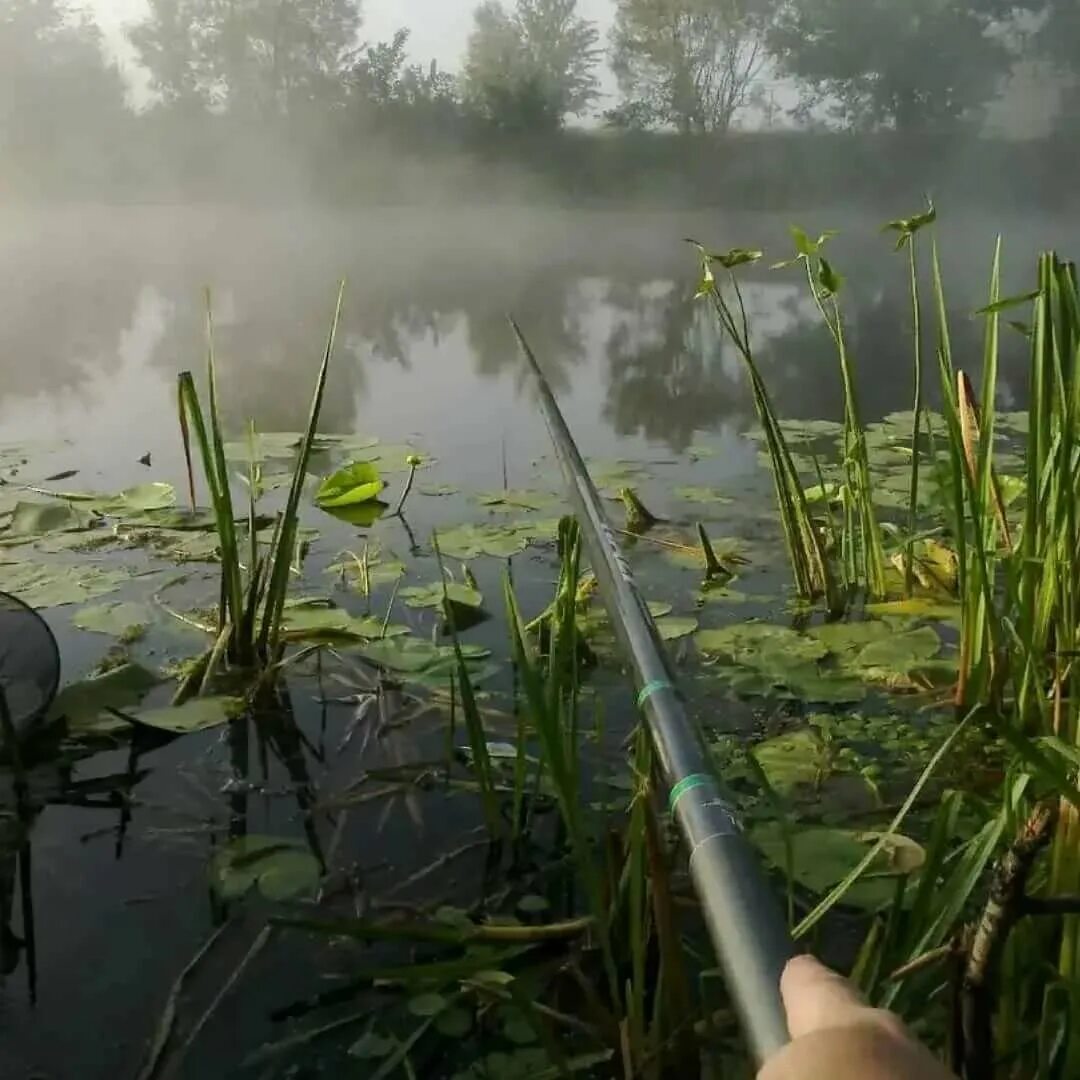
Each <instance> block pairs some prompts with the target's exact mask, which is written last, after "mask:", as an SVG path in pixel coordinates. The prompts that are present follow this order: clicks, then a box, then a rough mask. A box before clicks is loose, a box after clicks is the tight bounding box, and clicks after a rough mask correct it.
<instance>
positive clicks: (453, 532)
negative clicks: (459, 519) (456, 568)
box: [439, 524, 529, 560]
mask: <svg viewBox="0 0 1080 1080" xmlns="http://www.w3.org/2000/svg"><path fill="white" fill-rule="evenodd" d="M528 543H529V540H528V537H527V536H525V535H523V533H522V531H521V530H520V529H519V528H518V527H517V526H516V525H514V524H510V525H488V524H481V525H459V526H458V527H457V528H454V529H447V530H446V531H445V532H442V531H440V532H439V549H440V550H441V551H442V553H443V555H446V556H449V557H450V558H453V559H461V560H468V559H475V558H478V557H479V556H481V555H488V556H491V557H492V558H497V559H505V558H509V557H510V556H511V555H517V554H518V553H519V552H522V551H524V550H525V548H526V547H527V546H528Z"/></svg>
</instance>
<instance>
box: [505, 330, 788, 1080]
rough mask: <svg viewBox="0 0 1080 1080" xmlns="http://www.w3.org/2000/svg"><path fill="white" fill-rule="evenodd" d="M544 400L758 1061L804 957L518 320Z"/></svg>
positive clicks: (775, 1033)
mask: <svg viewBox="0 0 1080 1080" xmlns="http://www.w3.org/2000/svg"><path fill="white" fill-rule="evenodd" d="M510 324H511V326H513V328H514V333H515V334H516V335H517V339H518V344H519V345H520V346H521V351H522V353H523V354H524V356H525V359H526V361H527V362H528V365H529V368H530V370H531V372H532V375H533V378H534V381H535V383H536V388H537V390H538V391H539V395H540V407H541V409H542V410H543V413H544V419H545V421H546V422H547V427H548V431H549V433H550V434H551V439H552V442H553V443H554V444H555V450H556V454H557V456H558V459H559V464H560V466H561V467H562V472H563V477H564V478H565V480H566V484H567V487H568V488H569V490H570V500H571V503H572V505H573V507H574V510H575V512H576V514H577V517H578V522H579V524H580V527H581V534H582V540H583V543H584V546H585V550H586V552H587V554H588V556H589V561H590V562H591V563H592V569H593V573H594V574H595V575H596V582H597V587H598V589H599V592H600V596H601V598H602V599H603V601H604V606H605V607H606V608H607V611H608V614H609V615H610V617H611V621H612V623H613V624H614V626H615V633H616V636H617V637H618V639H619V644H620V645H621V647H622V650H623V653H624V654H625V656H626V657H627V658H628V659H629V660H630V662H631V664H632V666H633V669H634V677H635V681H636V683H637V689H638V696H637V701H638V706H639V708H641V709H642V711H643V712H644V714H645V718H646V722H647V723H648V727H649V733H650V735H651V737H652V742H653V746H654V748H655V750H656V754H657V757H658V759H659V763H660V769H661V772H662V773H663V776H664V778H665V780H666V781H667V784H668V786H669V789H670V793H669V796H668V805H669V807H670V809H671V812H672V815H673V816H674V818H675V819H676V821H677V822H678V825H679V828H680V830H681V831H682V835H683V839H684V840H685V842H686V846H687V849H688V850H689V852H690V875H691V877H692V879H693V881H694V886H695V888H696V890H697V894H698V897H699V898H700V900H701V906H702V910H703V912H704V915H705V922H706V924H707V926H708V930H709V935H710V937H711V938H712V942H713V947H714V948H715V949H716V953H717V956H718V957H719V959H720V964H721V967H722V968H723V971H724V975H725V979H726V983H727V987H728V992H729V993H730V995H731V998H732V1000H733V1002H734V1004H735V1008H736V1011H737V1012H738V1014H739V1019H740V1021H741V1022H742V1028H743V1032H744V1033H745V1035H746V1039H747V1042H748V1043H749V1045H750V1050H751V1052H752V1053H753V1055H754V1058H755V1059H756V1061H757V1062H758V1064H762V1063H763V1062H764V1061H765V1060H766V1059H767V1058H769V1057H771V1056H772V1055H773V1054H774V1053H775V1052H776V1051H777V1050H779V1049H781V1048H782V1047H783V1046H784V1045H786V1044H787V1043H788V1042H789V1040H790V1036H789V1034H788V1027H787V1020H786V1018H785V1015H784V1006H783V1002H782V1000H781V998H780V975H781V973H782V972H783V970H784V966H785V965H786V964H787V962H788V960H790V959H791V957H792V955H794V947H793V945H792V941H791V935H790V934H789V933H788V930H787V924H786V923H785V921H784V919H783V917H782V915H781V911H780V907H779V905H778V904H777V902H776V897H775V896H774V895H773V893H772V890H771V888H770V887H769V884H768V882H767V880H766V878H765V875H764V872H763V871H762V869H761V865H760V863H759V862H758V858H757V855H756V853H755V852H754V850H753V849H752V848H751V846H750V843H749V841H748V840H747V839H746V837H745V836H744V835H743V833H742V830H741V828H740V827H739V824H738V822H737V820H736V818H735V815H734V813H733V812H732V810H731V807H730V805H729V803H728V800H727V798H726V797H725V796H724V794H723V792H722V791H721V788H720V785H719V783H718V782H717V780H716V777H715V775H714V770H713V768H712V764H711V762H710V759H709V756H708V752H707V751H706V749H705V745H704V742H703V740H702V738H701V735H700V732H699V731H698V729H697V727H696V726H695V725H694V724H692V723H691V721H690V719H689V717H688V716H687V715H686V709H685V707H684V705H683V699H682V697H681V695H680V694H679V691H678V688H677V687H676V685H675V675H674V671H673V669H672V667H671V664H670V662H669V661H668V658H667V655H666V653H665V650H664V647H663V645H662V644H661V639H660V635H659V633H658V632H657V629H656V624H655V623H654V622H653V618H652V615H651V614H650V613H649V609H648V607H647V606H646V604H645V601H644V600H643V599H642V598H641V593H640V592H639V591H638V587H637V584H636V582H635V581H634V576H633V574H632V572H631V570H630V566H629V564H628V563H627V561H626V557H625V556H624V555H623V553H622V550H621V549H620V548H619V545H618V542H617V541H616V539H615V534H614V533H613V532H612V530H611V526H610V525H609V524H608V521H607V518H606V517H605V515H604V511H603V508H602V506H601V503H600V496H599V495H598V494H597V491H596V487H595V486H594V484H593V482H592V480H591V478H590V477H589V472H588V469H587V468H586V467H585V462H584V461H583V460H582V457H581V453H580V452H579V451H578V448H577V445H576V444H575V442H574V438H573V436H572V435H571V434H570V429H569V428H568V427H567V425H566V420H565V419H564V418H563V415H562V412H561V410H560V409H559V405H558V402H557V401H556V400H555V395H554V394H553V393H552V391H551V387H550V386H549V385H548V382H547V379H546V378H544V374H543V372H542V371H541V370H540V365H539V364H538V363H537V362H536V357H535V356H534V354H533V351H532V349H531V348H530V347H529V344H528V342H527V341H526V340H525V337H524V335H523V334H522V332H521V329H520V328H519V327H518V325H517V323H516V322H514V320H513V319H511V320H510Z"/></svg>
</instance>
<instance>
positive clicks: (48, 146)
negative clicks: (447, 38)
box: [0, 0, 1080, 205]
mask: <svg viewBox="0 0 1080 1080" xmlns="http://www.w3.org/2000/svg"><path fill="white" fill-rule="evenodd" d="M148 9H149V10H148V12H147V15H146V17H145V18H144V19H143V21H142V22H141V23H139V24H138V25H136V26H134V27H132V28H131V29H130V31H129V38H130V45H131V47H132V49H133V51H134V54H135V56H136V57H137V60H138V62H139V64H140V66H141V69H142V71H143V72H144V73H145V79H146V80H147V82H148V91H147V92H145V93H143V94H141V95H138V94H136V93H135V92H134V91H133V90H132V87H131V86H129V85H128V84H127V82H126V80H125V79H124V77H122V76H121V74H120V72H119V71H118V70H117V68H116V67H115V65H114V63H113V62H112V61H111V60H110V58H109V56H108V55H107V52H106V50H105V48H104V46H103V41H102V38H101V34H100V31H99V29H98V28H97V27H96V26H95V24H94V23H93V22H92V21H91V20H90V19H89V18H88V17H87V16H85V15H80V14H78V13H77V11H76V10H75V9H74V8H69V7H68V6H67V4H66V3H65V0H0V155H2V156H0V194H4V193H8V194H17V195H26V194H45V195H49V194H57V195H72V194H77V193H85V194H88V195H93V196H96V197H112V198H117V199H143V198H147V199H154V198H179V197H188V198H190V197H205V198H214V197H233V196H240V195H248V196H254V197H258V196H260V195H263V194H265V195H267V196H272V195H275V194H281V193H292V192H295V193H304V194H313V195H319V196H322V197H327V198H334V199H350V198H352V199H367V200H372V199H375V200H395V201H396V200H402V199H405V198H408V199H412V200H415V199H423V198H436V197H444V196H446V195H454V196H461V197H474V198H477V197H479V198H498V197H521V196H522V195H526V196H528V197H530V198H568V199H569V198H573V199H589V198H598V199H599V198H604V197H615V198H628V199H629V198H646V199H648V198H655V199H657V200H666V199H669V198H675V199H686V198H689V199H693V200H695V201H706V202H709V201H743V202H749V203H752V204H753V203H756V204H761V205H768V204H780V203H788V202H790V201H792V200H793V199H794V200H798V199H799V198H807V197H813V198H819V196H818V195H817V194H816V189H817V188H821V187H826V188H829V189H835V188H837V187H841V188H843V189H844V190H845V192H846V193H848V194H852V195H855V194H858V192H859V191H860V190H865V191H866V192H867V193H872V192H873V191H875V190H880V189H881V188H882V187H883V186H884V188H886V189H887V188H889V187H896V186H899V187H901V188H902V189H904V190H906V183H907V181H906V179H905V178H906V177H907V176H908V175H909V174H911V173H919V172H920V170H927V171H928V172H929V173H930V174H932V175H928V176H927V175H925V174H924V175H923V177H922V179H923V180H924V186H925V184H926V183H931V182H934V181H935V180H938V179H939V178H940V176H947V177H948V178H949V179H950V180H952V181H955V182H956V184H957V186H958V187H963V185H964V183H966V182H967V180H968V179H971V180H975V179H977V178H978V177H979V176H980V175H982V176H983V177H985V175H986V173H985V171H984V170H986V169H991V170H994V169H997V170H998V171H999V172H1000V170H1001V169H1002V168H1007V170H1008V171H1009V173H1010V178H1009V179H1008V181H1007V182H1006V181H1004V180H1003V179H1002V178H1001V177H1000V176H998V175H997V174H996V173H995V174H993V175H994V178H995V179H996V180H997V182H998V187H999V188H1002V189H1003V190H1004V192H1005V194H1006V195H1008V194H1009V191H1008V189H1009V188H1010V186H1011V185H1012V184H1013V180H1012V179H1011V176H1012V175H1021V174H1023V173H1025V172H1027V173H1029V174H1031V179H1032V183H1033V184H1034V185H1035V188H1036V189H1037V190H1038V193H1039V196H1038V197H1040V198H1041V197H1045V196H1047V195H1049V194H1052V192H1048V191H1046V190H1045V189H1046V188H1047V187H1050V188H1053V187H1054V185H1055V184H1058V186H1059V187H1060V189H1061V193H1062V194H1064V193H1065V192H1066V184H1065V183H1064V181H1062V180H1060V179H1058V180H1055V177H1060V175H1061V174H1063V173H1067V170H1062V169H1061V166H1062V165H1063V164H1064V163H1065V160H1066V157H1065V155H1066V151H1067V146H1068V140H1070V139H1071V138H1072V137H1073V136H1075V135H1076V134H1077V133H1078V132H1080V123H1078V122H1077V118H1078V117H1080V5H1078V4H1077V3H1076V0H1017V2H1013V0H903V2H900V0H613V9H614V15H615V18H614V23H613V25H612V27H611V29H610V31H609V33H608V35H607V37H606V39H605V38H603V37H602V35H601V33H600V30H599V28H598V27H597V26H596V25H595V24H594V23H592V22H590V21H589V20H587V19H585V18H583V17H582V16H581V15H580V13H579V11H578V8H577V0H505V2H500V0H484V2H483V3H481V4H480V5H479V6H478V7H477V8H476V9H475V12H474V14H473V21H472V29H471V33H470V35H469V39H468V44H467V48H466V52H465V55H464V56H463V57H462V60H461V63H460V70H459V71H456V72H450V71H446V70H443V69H441V68H440V67H439V66H438V65H437V64H436V63H434V62H432V63H430V64H418V63H415V62H414V61H413V60H411V59H410V57H409V53H408V44H409V31H408V30H407V29H402V30H400V31H399V32H398V33H397V34H396V35H395V36H394V38H393V39H392V40H391V41H387V42H375V43H370V42H365V40H364V25H363V18H362V15H363V12H362V7H361V0H149V3H148ZM604 64H607V65H608V66H609V67H610V69H611V71H612V72H613V73H614V76H615V79H616V82H617V86H618V95H617V100H615V101H614V102H612V101H610V100H603V99H602V96H601V90H600V88H601V82H600V74H601V72H602V70H603V65H604ZM1018 70H1024V71H1026V72H1027V75H1028V85H1029V86H1032V85H1033V86H1036V87H1037V86H1038V85H1039V83H1040V81H1041V83H1042V84H1043V86H1045V87H1046V88H1048V89H1051V90H1053V91H1054V93H1055V95H1056V97H1057V98H1058V100H1059V102H1060V108H1059V109H1058V110H1057V114H1056V117H1055V121H1054V123H1055V130H1054V137H1051V138H1048V139H1044V140H1042V141H1033V142H1030V143H1028V144H1026V145H1025V147H1024V150H1023V158H1022V159H1021V156H1020V154H1021V151H1019V150H1018V149H1017V148H1016V147H1015V146H1007V145H998V146H997V148H996V149H994V148H988V147H987V146H985V145H981V143H983V142H987V141H988V140H981V141H980V140H979V138H978V136H979V133H980V132H981V131H982V120H983V116H984V111H985V109H986V107H987V106H988V105H990V104H991V103H992V102H994V101H995V100H996V99H998V98H999V97H1000V96H1001V94H1002V93H1003V92H1004V91H1005V89H1006V87H1007V86H1008V85H1009V82H1010V79H1011V77H1012V76H1013V74H1014V73H1015V72H1017V71H1018ZM582 122H585V124H584V126H582ZM748 130H753V131H754V134H747V133H746V132H747V131H748ZM958 147H961V148H963V153H962V154H957V153H956V151H957V148H958ZM943 151H946V152H947V153H946V154H945V157H947V158H948V159H949V165H948V168H945V166H944V165H943V157H942V152H943ZM999 159H1000V160H999ZM968 169H970V170H971V174H970V177H966V176H965V174H966V172H967V170H968ZM901 181H903V182H901ZM915 182H916V183H917V182H918V180H916V181H915ZM883 193H887V192H883Z"/></svg>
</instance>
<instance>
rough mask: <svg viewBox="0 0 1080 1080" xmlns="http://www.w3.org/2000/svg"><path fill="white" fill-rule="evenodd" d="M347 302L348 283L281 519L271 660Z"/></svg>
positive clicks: (264, 649) (269, 606) (265, 639)
mask: <svg viewBox="0 0 1080 1080" xmlns="http://www.w3.org/2000/svg"><path fill="white" fill-rule="evenodd" d="M344 300H345V282H344V281H342V282H341V285H340V286H339V288H338V296H337V303H336V305H335V307H334V317H333V320H332V322H331V324H330V332H329V334H328V335H327V339H326V348H325V350H324V351H323V358H322V364H321V366H320V368H319V377H318V379H317V381H316V383H315V392H314V394H313V395H312V398H311V410H310V412H309V414H308V423H307V428H306V430H305V432H304V438H303V439H302V440H301V443H300V451H299V454H298V456H297V460H296V468H295V469H294V471H293V478H292V484H291V485H290V487H289V496H288V499H287V500H286V502H285V509H284V510H283V511H282V516H281V535H280V536H279V538H278V542H277V545H276V547H275V549H274V550H273V552H272V554H271V569H270V576H269V582H268V585H267V590H266V601H265V605H264V610H263V624H262V631H261V632H260V635H259V655H260V656H262V657H264V658H265V657H269V656H270V655H271V654H273V653H276V652H277V651H278V648H279V645H280V638H281V612H282V610H283V608H284V606H285V596H286V593H287V592H288V590H289V573H290V567H291V565H292V556H293V548H294V546H295V544H296V536H297V530H298V527H299V515H298V511H299V507H300V496H301V495H302V494H303V490H304V481H305V479H306V478H307V471H308V463H309V461H310V460H311V447H312V444H313V443H314V441H315V433H316V431H317V430H318V427H319V415H320V413H321V412H322V403H323V396H324V395H325V393H326V379H327V375H328V373H329V370H330V360H331V359H332V357H333V355H334V345H335V343H336V341H337V333H338V327H339V326H340V325H341V309H342V305H343V303H344Z"/></svg>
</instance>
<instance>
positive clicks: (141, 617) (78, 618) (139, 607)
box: [71, 601, 153, 637]
mask: <svg viewBox="0 0 1080 1080" xmlns="http://www.w3.org/2000/svg"><path fill="white" fill-rule="evenodd" d="M152 620H153V613H152V612H151V611H150V608H149V607H148V606H147V605H146V604H132V603H123V602H119V601H112V602H110V603H107V604H97V605H94V606H93V607H84V608H82V609H81V610H79V611H77V612H76V613H75V614H74V615H73V616H72V617H71V621H72V623H73V624H74V625H75V626H77V627H78V628H79V629H80V630H90V631H92V632H93V633H95V634H109V635H111V636H112V637H123V636H126V635H129V634H130V633H131V632H132V628H135V627H145V626H146V625H147V624H148V623H150V622H151V621H152Z"/></svg>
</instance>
